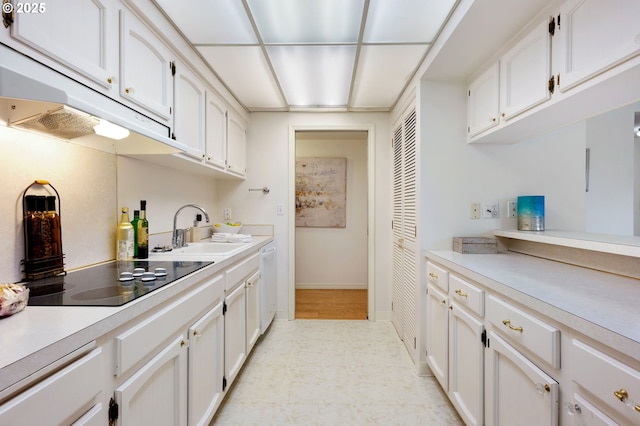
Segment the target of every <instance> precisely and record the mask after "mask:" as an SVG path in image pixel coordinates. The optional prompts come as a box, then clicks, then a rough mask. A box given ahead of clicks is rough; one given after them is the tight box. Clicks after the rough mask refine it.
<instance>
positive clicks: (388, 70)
mask: <svg viewBox="0 0 640 426" xmlns="http://www.w3.org/2000/svg"><path fill="white" fill-rule="evenodd" d="M426 49H427V46H424V45H405V46H399V45H387V46H379V45H376V46H363V47H362V50H361V51H360V63H359V65H358V72H357V75H356V85H355V87H354V98H353V99H352V106H354V107H356V108H369V107H372V108H373V107H390V106H392V105H393V103H394V102H395V101H396V99H397V97H398V96H399V95H400V92H401V90H402V89H403V88H404V86H405V84H406V83H407V82H408V81H409V79H410V78H411V76H412V74H413V71H414V70H415V68H416V66H417V64H418V63H419V61H420V59H421V58H422V56H423V55H424V53H425V52H426Z"/></svg>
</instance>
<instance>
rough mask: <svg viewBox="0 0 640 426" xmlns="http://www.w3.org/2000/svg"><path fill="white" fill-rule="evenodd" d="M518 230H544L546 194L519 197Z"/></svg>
mask: <svg viewBox="0 0 640 426" xmlns="http://www.w3.org/2000/svg"><path fill="white" fill-rule="evenodd" d="M518 230H519V231H544V195H524V196H520V197H518Z"/></svg>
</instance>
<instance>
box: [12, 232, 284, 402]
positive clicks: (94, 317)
mask: <svg viewBox="0 0 640 426" xmlns="http://www.w3.org/2000/svg"><path fill="white" fill-rule="evenodd" d="M272 240H273V237H270V236H254V237H253V239H252V242H251V243H247V247H246V249H245V250H243V251H242V252H239V253H236V254H234V255H231V256H228V257H221V256H212V257H211V259H212V260H214V261H215V263H214V264H212V265H209V266H207V267H205V268H203V269H200V270H199V271H196V272H194V273H193V274H190V275H194V274H198V273H199V272H202V271H206V273H215V272H216V271H217V270H221V269H224V268H225V267H227V266H228V265H230V264H231V263H234V262H235V261H237V260H240V259H242V258H243V257H245V256H246V255H247V254H249V253H250V252H254V251H255V250H257V249H259V248H261V247H262V246H264V245H266V244H267V243H269V242H270V241H272ZM152 258H153V256H152V257H151V258H150V259H152ZM183 259H184V258H183ZM163 260H171V259H167V258H163ZM194 260H205V259H194ZM190 275H187V276H186V277H183V278H181V279H179V280H176V281H174V282H172V283H170V284H167V285H166V286H164V287H162V288H160V289H158V290H156V291H154V292H152V293H150V294H148V295H145V296H143V297H140V298H138V299H135V300H133V301H131V302H129V303H127V304H125V305H123V306H115V307H93V306H87V307H85V306H27V307H26V308H25V309H24V310H23V311H22V312H19V313H17V314H15V315H13V316H10V317H6V318H0V335H1V336H2V344H1V345H0V392H2V391H3V390H4V389H6V388H7V387H9V386H11V385H12V384H14V383H16V382H18V381H20V380H22V379H24V378H26V377H28V376H29V375H30V374H33V373H34V372H36V371H38V370H39V369H41V368H43V367H45V366H47V365H49V364H51V363H52V362H54V361H56V360H58V359H60V358H62V357H63V356H65V355H67V354H69V353H70V352H72V351H74V350H76V349H77V348H79V347H81V346H82V345H85V344H87V343H89V342H91V341H93V340H95V339H97V338H99V337H101V336H103V335H105V334H107V333H108V332H109V331H111V330H113V329H115V328H116V327H118V326H120V325H122V324H124V323H126V322H127V321H130V320H132V319H134V318H135V317H136V316H138V315H140V314H142V313H144V312H146V311H147V310H149V309H152V308H153V307H155V306H157V305H159V304H161V303H163V302H165V301H167V300H170V299H171V298H173V297H175V296H176V295H179V294H180V293H182V292H183V291H185V290H186V289H187V288H188V287H189V286H190V285H192V284H193V280H189V277H190Z"/></svg>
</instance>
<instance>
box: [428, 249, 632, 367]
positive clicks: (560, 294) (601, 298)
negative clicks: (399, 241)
mask: <svg viewBox="0 0 640 426" xmlns="http://www.w3.org/2000/svg"><path fill="white" fill-rule="evenodd" d="M424 255H425V256H426V257H427V258H428V259H429V260H432V261H434V262H436V263H439V264H441V265H442V266H445V267H446V268H448V269H449V270H451V271H453V272H457V273H459V274H461V275H463V276H466V277H468V278H470V279H473V280H475V281H476V282H477V283H478V284H480V285H482V286H484V287H486V288H487V289H490V290H493V291H494V292H495V293H497V294H500V295H503V296H505V297H507V298H509V299H512V300H513V301H516V302H518V303H520V304H522V305H523V306H525V307H528V308H531V309H533V310H535V311H537V312H539V313H540V314H542V315H545V316H547V317H548V318H550V319H552V320H553V321H556V322H558V323H559V324H562V325H564V326H566V327H568V328H570V329H572V330H575V331H577V332H579V333H582V334H584V335H585V336H589V337H590V338H592V339H595V340H597V341H600V342H601V343H603V344H605V345H607V346H609V347H611V348H612V349H615V350H617V351H619V352H621V353H624V354H626V355H628V356H630V357H632V358H634V359H640V308H639V307H640V280H637V279H633V278H627V277H623V276H619V275H615V274H611V273H606V272H601V271H596V270H593V269H588V268H583V267H579V266H573V265H569V264H566V263H561V262H557V261H553V260H546V259H542V258H538V257H534V256H530V255H525V254H519V253H514V252H504V253H498V254H461V253H457V252H453V251H450V250H428V251H426V252H425V253H424Z"/></svg>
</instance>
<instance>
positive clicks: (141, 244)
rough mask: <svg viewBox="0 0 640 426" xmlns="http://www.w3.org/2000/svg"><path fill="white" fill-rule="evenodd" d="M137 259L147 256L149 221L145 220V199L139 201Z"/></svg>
mask: <svg viewBox="0 0 640 426" xmlns="http://www.w3.org/2000/svg"><path fill="white" fill-rule="evenodd" d="M137 229H138V235H137V237H136V241H137V242H138V244H137V245H138V259H147V258H148V257H149V221H148V220H147V201H146V200H141V201H140V218H139V219H138V225H137Z"/></svg>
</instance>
